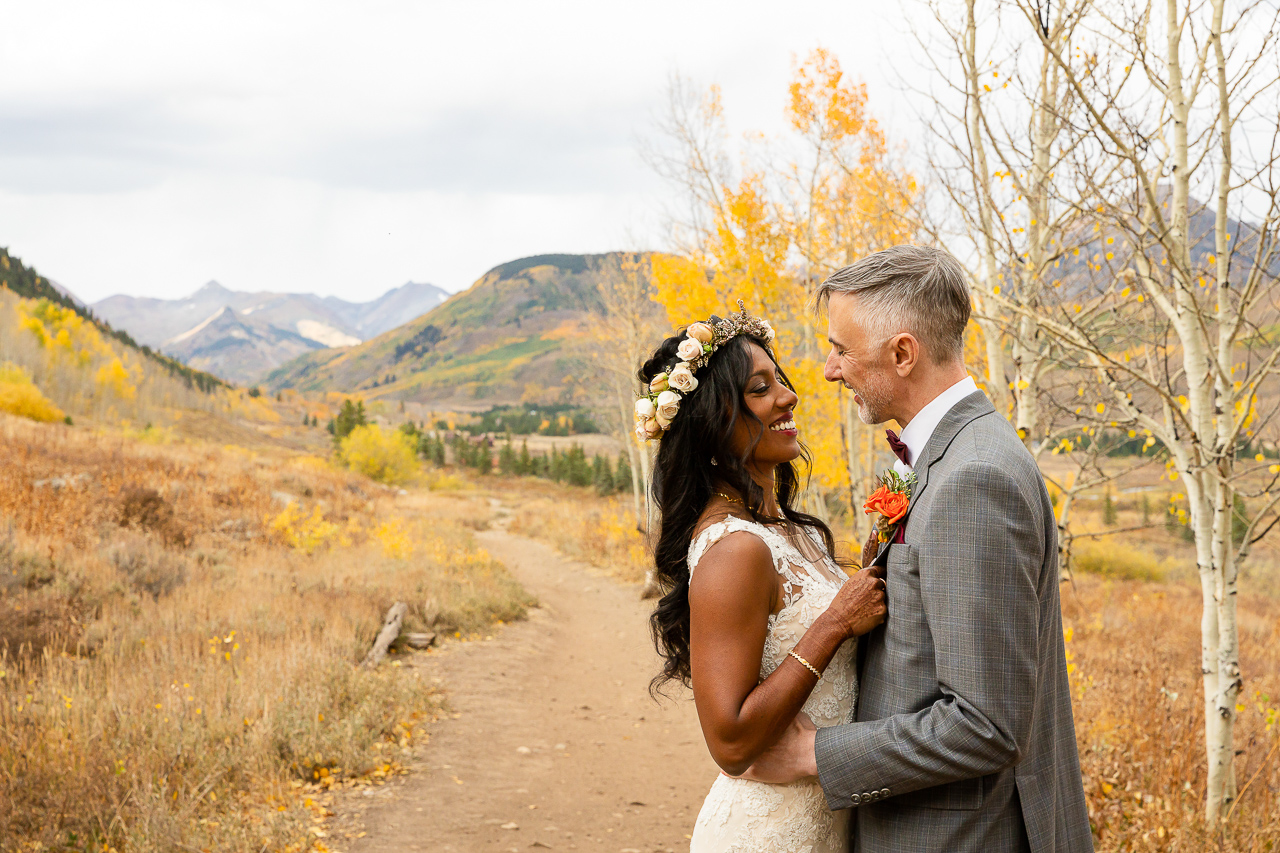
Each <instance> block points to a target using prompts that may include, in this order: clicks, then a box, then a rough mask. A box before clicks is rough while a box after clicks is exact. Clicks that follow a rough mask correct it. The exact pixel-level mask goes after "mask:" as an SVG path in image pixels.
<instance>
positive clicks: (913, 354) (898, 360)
mask: <svg viewBox="0 0 1280 853" xmlns="http://www.w3.org/2000/svg"><path fill="white" fill-rule="evenodd" d="M889 357H890V358H892V359H893V367H894V370H896V371H897V372H898V375H899V376H901V377H902V378H904V379H905V378H906V377H907V376H909V375H910V374H911V371H912V370H914V369H915V366H916V365H917V364H918V363H919V362H920V342H919V341H918V340H916V338H915V335H913V334H911V333H910V332H903V333H901V334H899V335H894V336H893V337H892V338H890V339H889Z"/></svg>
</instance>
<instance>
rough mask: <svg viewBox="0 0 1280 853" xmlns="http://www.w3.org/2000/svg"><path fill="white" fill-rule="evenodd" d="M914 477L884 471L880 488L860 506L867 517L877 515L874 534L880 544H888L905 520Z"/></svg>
mask: <svg viewBox="0 0 1280 853" xmlns="http://www.w3.org/2000/svg"><path fill="white" fill-rule="evenodd" d="M915 482H916V475H915V474H908V475H907V476H905V477H902V476H899V475H898V472H896V471H886V472H884V475H883V476H882V477H880V488H878V489H876V490H875V491H874V492H872V493H871V497H869V498H867V500H866V502H865V503H864V504H863V505H862V510H863V512H865V513H866V514H867V515H871V514H873V513H879V514H880V518H879V519H878V520H877V521H876V534H877V535H878V536H879V537H880V541H881V542H888V541H889V540H890V539H892V538H893V534H894V532H895V531H896V530H897V528H898V525H899V524H900V523H901V522H902V519H904V518H906V516H907V510H908V509H910V508H911V488H912V487H913V486H914V485H915Z"/></svg>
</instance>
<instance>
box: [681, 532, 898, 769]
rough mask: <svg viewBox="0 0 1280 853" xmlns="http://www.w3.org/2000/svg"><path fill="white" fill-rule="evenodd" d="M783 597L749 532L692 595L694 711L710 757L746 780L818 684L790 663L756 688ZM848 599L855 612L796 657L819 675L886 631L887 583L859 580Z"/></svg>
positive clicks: (711, 560) (769, 561)
mask: <svg viewBox="0 0 1280 853" xmlns="http://www.w3.org/2000/svg"><path fill="white" fill-rule="evenodd" d="M850 584H852V585H853V587H852V588H851V587H850ZM779 593H780V589H779V576H778V573H777V572H776V571H775V570H774V567H773V557H772V555H771V554H770V553H769V548H768V546H767V545H765V544H764V542H762V541H761V540H760V539H759V538H758V537H756V536H753V535H752V534H750V533H745V532H739V533H733V534H730V535H729V536H726V537H725V538H724V539H722V540H720V541H719V542H717V543H716V544H715V545H713V546H712V547H711V549H710V550H708V551H707V553H706V554H705V555H703V557H702V559H701V560H700V561H699V563H698V570H697V571H696V572H695V573H694V576H693V580H692V582H691V583H690V585H689V610H690V644H689V645H690V661H691V666H692V670H693V696H694V702H695V704H696V705H697V707H698V720H699V722H700V723H701V724H702V733H703V736H704V737H705V738H706V741H707V746H708V747H709V748H710V750H711V757H712V758H714V759H715V762H716V764H718V765H720V768H721V769H722V770H724V771H725V772H726V773H728V774H730V775H738V774H740V773H742V772H743V771H745V770H746V769H747V768H748V767H750V766H751V763H752V762H753V761H755V759H756V757H757V756H759V755H760V754H761V753H762V752H764V751H765V750H766V749H768V748H769V747H770V746H772V745H773V743H774V742H775V741H777V740H778V738H779V737H781V735H782V733H783V731H785V730H786V728H787V726H788V725H789V724H790V723H791V721H792V720H793V719H794V718H795V716H796V714H797V713H799V711H800V709H801V708H802V707H803V706H804V703H805V700H806V699H808V698H809V694H810V693H811V692H812V691H813V688H814V686H815V685H816V684H817V681H818V679H817V677H816V676H814V674H813V673H811V672H810V671H809V670H808V669H806V668H805V667H804V665H803V664H801V663H800V662H799V661H797V660H795V659H794V658H792V657H791V656H789V655H788V656H787V658H786V659H785V660H784V661H783V662H782V664H781V665H780V666H779V667H778V668H777V669H776V670H775V671H774V672H773V674H772V675H770V676H769V677H768V678H766V679H765V680H764V681H763V682H760V683H757V681H758V679H759V677H760V659H761V657H762V656H763V654H764V641H765V635H766V633H767V630H768V622H769V614H770V613H772V612H773V610H774V606H775V604H776V603H777V597H778V595H779ZM841 598H842V599H843V600H844V602H846V603H850V602H852V603H853V605H852V610H851V609H850V607H846V609H845V612H844V613H843V614H842V616H841V618H838V619H836V618H826V616H827V614H823V616H820V617H819V618H818V619H817V620H816V621H815V622H814V624H813V626H812V627H811V628H810V629H809V631H808V632H806V633H805V635H804V636H803V637H802V638H801V639H800V642H799V643H797V644H796V647H795V652H796V654H798V655H800V656H801V657H803V658H805V659H806V660H807V661H809V663H811V664H812V665H813V666H814V667H815V668H816V669H817V670H818V671H819V672H821V671H822V670H824V669H825V668H826V666H827V664H828V663H830V662H831V658H832V656H833V655H834V654H835V652H836V649H838V648H839V646H840V643H842V642H843V641H844V640H845V639H848V638H849V637H851V636H856V635H857V634H863V633H866V632H867V631H869V630H871V628H873V627H875V626H876V625H878V624H880V622H882V621H884V615H883V613H884V591H883V582H882V581H880V580H879V579H878V577H877V576H875V575H874V574H872V573H869V572H859V573H858V574H857V575H855V576H854V577H853V578H851V579H850V580H849V582H848V583H846V584H845V589H844V590H843V591H842V593H841ZM851 613H852V614H853V615H851Z"/></svg>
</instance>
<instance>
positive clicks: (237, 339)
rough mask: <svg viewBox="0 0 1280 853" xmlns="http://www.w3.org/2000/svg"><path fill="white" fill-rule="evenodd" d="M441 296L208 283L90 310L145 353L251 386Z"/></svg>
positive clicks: (417, 286) (418, 287) (414, 289)
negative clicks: (338, 293)
mask: <svg viewBox="0 0 1280 853" xmlns="http://www.w3.org/2000/svg"><path fill="white" fill-rule="evenodd" d="M448 295H449V294H448V293H447V292H446V291H444V290H442V289H441V288H439V287H436V286H435V285H431V284H424V283H418V282H412V281H411V282H406V283H405V284H403V285H401V286H400V287H395V288H391V289H390V290H388V291H387V292H386V293H384V294H382V295H381V296H379V297H378V298H376V299H372V300H370V301H368V302H349V301H347V300H344V299H340V298H338V297H335V296H325V297H321V296H317V295H316V294H313V293H284V292H274V291H254V292H247V291H236V290H232V289H230V288H228V287H226V286H224V285H222V284H221V283H219V282H218V281H216V280H211V281H208V282H206V283H205V284H203V285H202V286H200V287H199V288H197V289H196V290H195V291H194V292H193V293H191V294H190V295H189V296H185V297H182V298H179V299H160V298H156V297H136V296H128V295H124V294H116V295H113V296H108V297H106V298H105V299H101V300H99V301H98V302H95V303H94V304H93V305H92V306H90V307H91V308H92V310H93V311H94V312H96V313H97V314H98V315H100V316H102V317H105V318H106V319H107V320H108V321H109V322H111V324H112V325H113V326H116V327H118V328H123V329H127V330H128V331H129V333H130V334H131V335H133V336H134V337H135V338H136V339H137V340H139V341H141V342H142V343H144V344H145V345H147V346H151V347H154V348H156V349H159V350H162V351H164V352H165V353H167V354H169V355H171V356H173V357H175V358H177V359H179V360H181V361H182V362H184V363H186V364H189V365H192V366H193V367H198V368H200V369H204V370H211V371H214V372H216V373H218V375H220V376H223V377H225V378H227V379H229V380H231V381H234V382H238V383H241V384H252V383H254V382H256V381H257V380H258V379H259V378H260V376H261V375H262V374H263V373H264V372H265V371H269V370H271V369H272V368H274V367H276V366H277V365H279V364H282V363H284V362H286V361H288V360H290V359H292V358H295V357H296V356H298V355H300V354H302V353H304V352H307V351H310V350H317V349H323V348H326V347H333V346H352V345H355V344H358V343H360V342H361V341H364V340H367V339H369V338H372V337H376V336H377V335H379V334H382V333H384V332H386V331H388V330H390V329H392V328H395V327H396V326H398V325H402V324H403V323H405V322H408V321H409V320H412V319H414V318H415V317H418V316H421V315H422V314H424V313H426V312H427V311H429V310H431V309H432V308H434V307H436V306H437V305H439V304H440V303H441V302H443V301H444V300H445V299H446V298H447V297H448ZM227 311H231V312H232V314H233V315H234V317H231V316H227V315H226V312H227Z"/></svg>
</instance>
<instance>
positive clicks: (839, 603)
mask: <svg viewBox="0 0 1280 853" xmlns="http://www.w3.org/2000/svg"><path fill="white" fill-rule="evenodd" d="M888 614H889V609H888V607H887V605H886V604H885V597H884V568H883V567H882V566H872V567H871V568H869V569H861V570H859V571H857V572H854V573H853V575H852V576H850V578H849V580H847V581H845V583H844V586H842V587H840V592H839V593H837V594H836V597H835V599H834V600H832V602H831V605H830V606H829V607H827V610H826V613H824V614H823V616H824V617H825V618H826V619H828V620H830V621H831V622H832V623H834V624H835V626H836V627H837V630H839V631H840V633H841V635H842V636H844V637H846V638H847V637H860V636H862V635H863V634H865V633H867V632H868V631H870V630H871V629H872V628H874V627H876V626H877V625H879V624H880V623H881V622H883V621H884V620H885V617H886V616H888Z"/></svg>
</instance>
